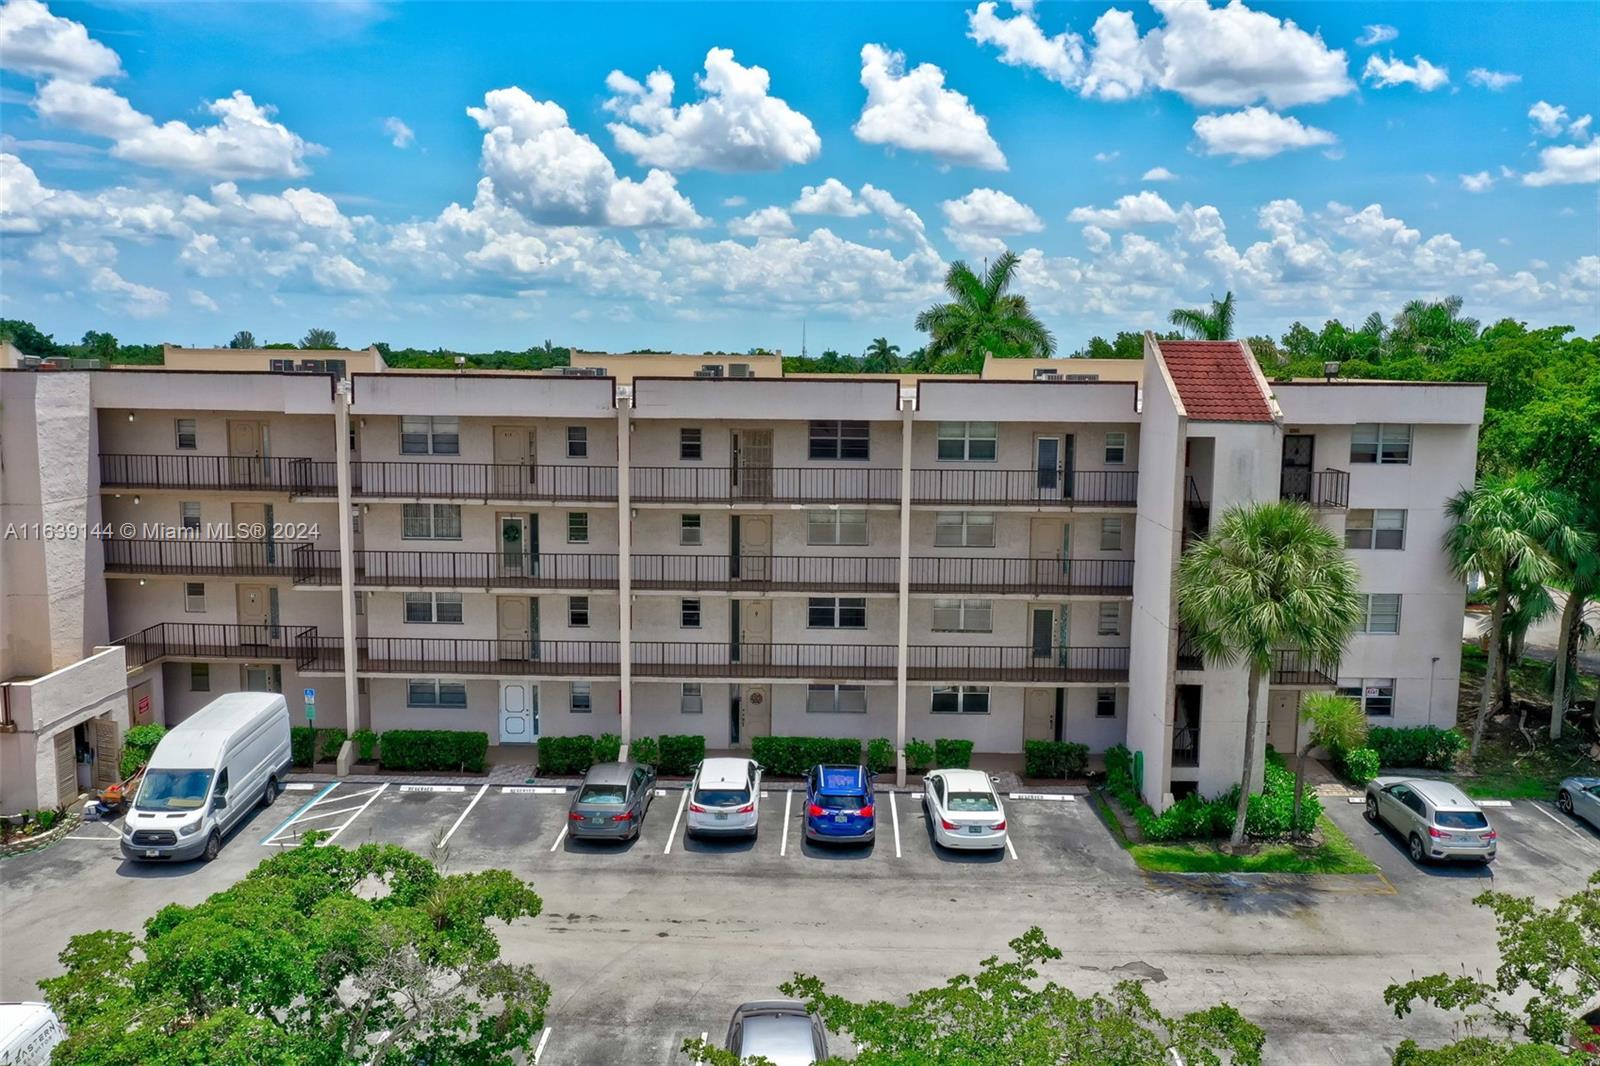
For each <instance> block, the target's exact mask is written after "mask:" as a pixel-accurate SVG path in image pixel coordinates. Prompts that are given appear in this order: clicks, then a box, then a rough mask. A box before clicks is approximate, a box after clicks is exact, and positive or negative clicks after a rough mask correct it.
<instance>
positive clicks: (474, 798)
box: [439, 785, 489, 847]
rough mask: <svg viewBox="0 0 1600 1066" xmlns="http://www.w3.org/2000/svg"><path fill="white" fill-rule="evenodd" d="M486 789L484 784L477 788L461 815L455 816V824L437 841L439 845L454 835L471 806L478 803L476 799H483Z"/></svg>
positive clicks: (487, 787) (487, 789)
mask: <svg viewBox="0 0 1600 1066" xmlns="http://www.w3.org/2000/svg"><path fill="white" fill-rule="evenodd" d="M487 791H489V786H488V785H484V786H483V787H482V788H480V789H478V794H477V795H476V796H473V797H472V802H471V803H469V804H467V809H466V810H464V811H462V812H461V816H460V817H459V818H457V819H456V821H455V824H454V825H452V826H451V827H450V832H448V833H446V834H445V835H444V839H443V840H441V841H439V844H440V846H441V847H442V846H443V845H445V844H448V843H450V838H451V837H453V836H455V835H456V830H457V829H460V828H461V823H462V822H464V821H466V820H467V815H469V814H471V813H472V808H474V807H476V806H477V805H478V801H479V800H481V799H483V794H484V793H485V792H487Z"/></svg>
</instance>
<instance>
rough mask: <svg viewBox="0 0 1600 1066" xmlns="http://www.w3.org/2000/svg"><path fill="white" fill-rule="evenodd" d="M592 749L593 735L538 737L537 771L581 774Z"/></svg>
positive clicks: (587, 764)
mask: <svg viewBox="0 0 1600 1066" xmlns="http://www.w3.org/2000/svg"><path fill="white" fill-rule="evenodd" d="M594 749H595V743H594V737H588V736H576V737H540V738H539V772H540V773H541V774H581V773H583V772H584V771H585V770H587V769H588V768H589V767H590V765H591V764H593V763H594V761H595V758H594ZM386 750H387V749H386Z"/></svg>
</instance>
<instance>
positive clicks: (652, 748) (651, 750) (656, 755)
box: [628, 737, 661, 766]
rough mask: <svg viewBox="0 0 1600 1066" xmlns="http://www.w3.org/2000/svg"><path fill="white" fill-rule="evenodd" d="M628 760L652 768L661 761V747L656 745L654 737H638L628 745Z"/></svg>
mask: <svg viewBox="0 0 1600 1066" xmlns="http://www.w3.org/2000/svg"><path fill="white" fill-rule="evenodd" d="M628 758H630V759H632V760H633V761H634V762H642V763H644V764H645V765H646V766H654V765H655V764H656V763H658V762H660V761H661V745H660V744H658V743H656V738H655V737H638V738H635V740H634V742H633V743H632V744H629V745H628Z"/></svg>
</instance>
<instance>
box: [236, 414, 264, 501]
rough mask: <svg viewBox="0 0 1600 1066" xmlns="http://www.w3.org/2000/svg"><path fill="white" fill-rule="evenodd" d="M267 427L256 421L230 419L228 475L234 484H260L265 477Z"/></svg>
mask: <svg viewBox="0 0 1600 1066" xmlns="http://www.w3.org/2000/svg"><path fill="white" fill-rule="evenodd" d="M266 454H267V447H266V432H265V427H264V426H263V425H262V424H261V423H260V422H256V421H239V420H236V419H230V420H229V421H228V476H229V480H230V481H231V483H232V484H234V485H243V486H251V485H259V484H262V483H263V482H264V481H265V480H266V478H265V472H266V471H265V466H266V463H265V461H264V460H265V456H266Z"/></svg>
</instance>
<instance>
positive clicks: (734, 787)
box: [684, 759, 761, 840]
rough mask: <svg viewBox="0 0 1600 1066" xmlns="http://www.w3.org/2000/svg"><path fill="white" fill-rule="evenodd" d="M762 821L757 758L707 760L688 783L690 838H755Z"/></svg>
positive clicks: (759, 765) (686, 826)
mask: <svg viewBox="0 0 1600 1066" xmlns="http://www.w3.org/2000/svg"><path fill="white" fill-rule="evenodd" d="M760 819H761V764H760V763H758V762H756V761H755V760H754V759H707V760H705V761H704V762H702V763H701V764H700V766H699V767H698V768H697V769H696V770H695V772H694V780H693V781H690V782H689V817H688V820H687V821H686V822H685V823H684V828H685V829H686V830H687V832H688V834H689V835H690V836H691V837H696V836H744V837H749V838H750V839H751V840H754V839H755V838H756V829H757V826H758V824H759V822H760Z"/></svg>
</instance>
